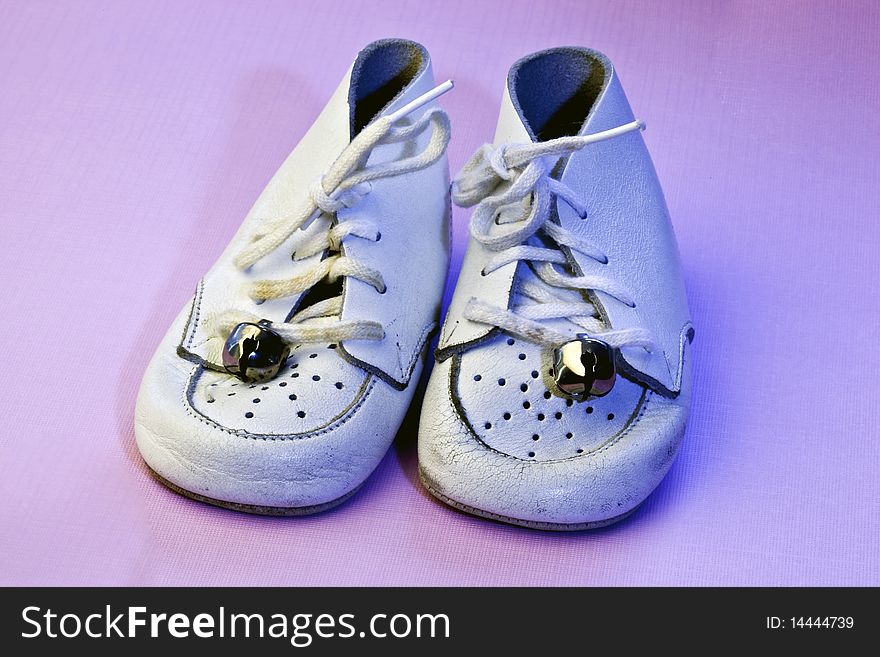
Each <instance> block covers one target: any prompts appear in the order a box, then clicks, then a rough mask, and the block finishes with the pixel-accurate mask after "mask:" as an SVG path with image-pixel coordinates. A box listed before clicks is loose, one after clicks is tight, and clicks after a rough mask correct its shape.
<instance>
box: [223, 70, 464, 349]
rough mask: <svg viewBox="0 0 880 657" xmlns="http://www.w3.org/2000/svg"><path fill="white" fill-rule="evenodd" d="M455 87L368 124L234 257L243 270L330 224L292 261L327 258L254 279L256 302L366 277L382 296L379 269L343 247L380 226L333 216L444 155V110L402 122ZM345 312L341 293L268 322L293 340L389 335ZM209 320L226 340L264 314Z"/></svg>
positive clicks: (235, 313) (447, 85)
mask: <svg viewBox="0 0 880 657" xmlns="http://www.w3.org/2000/svg"><path fill="white" fill-rule="evenodd" d="M451 88H452V82H451V81H447V82H444V83H443V84H441V85H438V86H437V87H435V88H434V89H432V90H431V91H428V92H427V93H425V94H423V95H421V96H419V97H418V98H416V99H415V100H413V101H412V102H410V103H408V104H406V105H405V106H403V107H401V108H400V109H399V110H397V111H395V112H393V113H392V114H390V115H388V116H384V117H380V118H378V119H376V120H375V121H373V122H372V123H370V124H369V125H368V126H366V127H365V128H364V129H363V130H362V131H361V132H360V133H359V134H358V135H357V136H356V137H355V138H354V139H352V140H351V143H349V145H348V146H346V147H345V149H343V151H342V153H341V154H340V155H339V157H338V158H337V159H336V160H335V161H334V163H333V164H332V165H331V166H330V167H329V169H328V170H327V172H326V173H324V175H322V176H320V177H319V179H318V180H316V181H314V182H313V183H312V184H311V186H310V187H309V193H308V197H307V199H306V200H305V202H304V203H303V205H302V206H301V207H300V208H299V210H298V211H296V212H295V213H293V214H292V215H288V216H282V217H278V218H276V219H274V220H270V221H267V222H266V223H265V224H264V225H262V226H260V229H259V231H258V232H257V233H256V234H254V235H252V236H251V239H250V241H249V242H248V243H247V244H246V245H245V246H244V247H243V248H242V249H241V251H240V252H239V253H238V254H237V255H236V256H235V258H234V263H235V265H236V267H238V268H239V269H240V270H242V271H244V270H246V269H248V268H250V267H251V266H253V265H254V264H256V263H257V262H259V261H260V260H261V259H262V258H264V257H266V256H267V255H269V254H270V253H272V252H273V251H275V250H276V249H277V248H279V247H280V246H281V245H282V244H284V242H286V241H287V240H288V239H289V238H290V236H291V235H293V233H294V232H295V231H296V230H299V229H306V228H308V227H309V226H310V225H312V223H313V222H316V221H321V222H323V223H325V224H326V225H325V226H324V228H323V229H321V230H318V231H317V232H316V233H315V234H314V235H313V236H312V237H311V238H310V239H309V240H308V241H307V243H306V244H304V245H303V246H301V247H299V248H298V249H297V252H296V254H294V260H303V259H305V258H309V257H311V256H314V255H317V254H319V253H324V252H325V251H326V252H327V253H328V254H329V255H328V256H327V257H325V258H323V259H322V260H321V261H320V262H317V263H316V264H315V265H314V266H312V267H310V268H309V269H307V270H306V271H303V272H301V273H300V274H298V275H296V276H293V277H291V278H284V279H264V280H257V281H253V282H252V283H251V284H250V285H249V288H248V296H249V297H250V298H251V299H253V300H254V301H256V302H257V303H262V302H263V301H267V300H270V299H280V298H284V297H289V296H293V295H296V294H301V293H304V292H308V291H309V290H310V289H311V288H312V287H314V286H315V285H317V284H318V283H320V282H322V281H327V282H329V283H334V282H336V281H338V280H339V279H340V278H341V277H346V276H347V277H351V278H356V279H358V280H361V281H363V282H365V283H367V284H369V285H371V286H372V287H373V288H375V289H376V291H377V292H379V293H380V294H384V292H385V289H386V286H385V281H384V279H383V277H382V274H381V272H380V271H378V270H377V269H374V268H372V267H369V266H367V265H366V264H364V263H362V262H360V261H358V260H357V259H355V258H352V257H350V256H346V255H343V254H342V253H341V252H340V251H341V245H342V244H343V243H344V242H345V240H346V239H348V238H352V237H353V238H360V239H366V240H370V241H373V242H376V241H378V240H379V238H380V237H381V234H380V232H379V226H378V225H377V224H376V223H375V222H373V221H370V220H369V219H365V218H351V219H347V220H346V221H344V222H341V223H340V222H337V221H336V216H335V215H336V213H337V212H339V211H340V210H341V209H343V208H348V207H353V206H354V205H355V204H356V203H357V202H358V201H359V200H360V199H361V198H363V197H364V196H365V195H366V194H368V193H369V192H370V190H371V189H372V182H374V181H377V180H381V179H383V178H390V177H393V176H399V175H403V174H407V173H412V172H415V171H419V170H422V169H425V168H427V167H429V166H431V165H432V164H434V163H435V162H437V160H439V159H440V158H441V157H442V156H443V154H444V153H445V152H446V147H447V146H448V144H449V139H450V136H451V129H450V124H449V117H448V116H447V115H446V113H445V112H444V111H443V110H442V109H440V108H439V107H434V108H431V109H429V110H427V111H425V112H424V113H423V114H422V115H421V116H420V117H419V118H418V119H416V120H415V121H412V122H409V121H406V120H405V119H406V117H407V116H408V115H409V114H411V113H412V112H413V111H415V110H416V109H418V108H420V107H422V106H424V105H426V104H427V103H429V102H431V101H432V100H434V99H435V98H437V97H438V96H440V95H442V94H444V93H446V92H447V91H448V90H449V89H451ZM429 128H430V130H431V135H430V138H429V140H428V143H427V145H426V146H425V147H424V149H422V150H421V151H420V152H418V153H416V154H414V155H410V156H407V157H404V158H402V159H399V160H396V161H393V162H387V163H382V164H377V165H374V166H369V167H368V166H366V163H367V160H368V159H369V157H370V154H371V153H372V151H373V149H374V148H375V147H377V146H379V145H384V144H392V143H401V142H407V141H411V140H414V139H416V138H417V137H418V136H419V135H421V134H422V133H423V132H425V131H426V130H428V129H429ZM341 313H342V295H338V296H335V297H332V298H329V299H324V300H322V301H318V302H317V303H314V304H312V305H309V306H307V307H305V308H303V309H302V310H300V311H299V312H297V313H295V314H294V315H293V316H292V317H290V318H289V319H287V320H286V321H285V322H265V320H263V321H264V325H266V326H269V327H271V329H272V330H273V331H274V332H275V333H277V334H278V335H280V336H281V338H282V339H283V340H284V341H285V342H287V343H289V344H297V343H304V342H311V343H314V342H341V341H343V340H382V339H383V338H384V337H385V330H384V327H383V326H382V324H381V323H379V322H376V321H371V320H364V319H351V320H345V321H343V320H342V319H340V315H341ZM209 321H210V323H211V332H212V333H213V334H214V336H215V337H220V338H222V339H223V340H225V339H226V336H227V335H228V334H229V332H230V331H231V330H232V329H233V328H234V327H235V326H236V325H238V324H239V323H242V322H250V323H257V322H259V321H261V318H260V317H258V316H257V315H255V314H253V313H250V312H247V311H243V310H240V309H230V310H227V311H223V312H220V313H218V314H217V315H215V316H214V317H212V318H211V320H209Z"/></svg>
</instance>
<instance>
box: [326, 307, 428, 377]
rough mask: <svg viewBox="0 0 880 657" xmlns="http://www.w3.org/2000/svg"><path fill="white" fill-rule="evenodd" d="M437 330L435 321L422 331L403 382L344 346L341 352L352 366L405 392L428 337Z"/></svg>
mask: <svg viewBox="0 0 880 657" xmlns="http://www.w3.org/2000/svg"><path fill="white" fill-rule="evenodd" d="M436 328H437V322H436V321H433V322H431V323H430V324H428V325H426V326H425V328H424V329H423V330H422V333H421V334H420V335H419V339H418V342H416V348H415V349H414V350H413V353H412V356H411V357H410V362H409V365H408V367H407V372H406V378H405V379H403V380H397V379H395V378H394V377H393V376H391V375H390V374H388V373H387V372H385V370H383V369H381V368H379V367H376V366H375V365H371V364H370V363H367V362H366V361H363V360H361V359H359V358H357V357H355V356H353V355H352V354H350V353H349V352H348V351H347V350H346V349H345V347H344V346H342V345H340V352H341V353H342V355H344V357H345V360H346V361H347V362H349V363H351V364H352V365H354V366H356V367H359V368H360V369H362V370H366V371H367V372H369V373H370V374H373V375H375V376H378V377H379V378H380V379H382V380H383V381H385V383H387V384H388V385H390V386H392V387H394V388H396V389H397V390H404V389H405V388H406V387H407V386H408V385H409V382H410V379H411V378H412V373H413V370H414V369H415V367H416V363H418V360H419V358H421V356H422V352H423V351H424V349H425V345H426V343H427V342H428V337H429V336H430V335H431V334H432V333H433V332H434V329H436Z"/></svg>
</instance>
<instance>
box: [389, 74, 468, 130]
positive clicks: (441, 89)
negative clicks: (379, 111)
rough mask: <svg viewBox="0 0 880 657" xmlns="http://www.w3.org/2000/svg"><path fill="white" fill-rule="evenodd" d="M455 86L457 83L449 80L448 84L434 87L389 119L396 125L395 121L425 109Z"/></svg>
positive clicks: (444, 83)
mask: <svg viewBox="0 0 880 657" xmlns="http://www.w3.org/2000/svg"><path fill="white" fill-rule="evenodd" d="M454 86H455V83H454V82H453V81H452V80H447V81H446V82H443V83H442V84H438V85H437V86H436V87H434V88H433V89H431V90H430V91H427V92H425V93H423V94H422V95H421V96H419V97H418V98H416V99H414V100H411V101H410V102H408V103H407V104H406V105H404V106H403V107H401V108H400V109H399V110H397V111H395V112H392V113H391V114H389V115H388V119H389V120H390V121H391V123H394V122H395V121H399V120H400V119H402V118H403V117H404V116H406V115H407V114H411V113H412V112H415V111H416V110H417V109H419V108H420V107H424V106H425V105H427V104H428V103H430V102H431V101H432V100H435V99H437V98H439V97H440V96H442V95H443V94H445V93H446V92H447V91H449V90H450V89H452V88H453V87H454Z"/></svg>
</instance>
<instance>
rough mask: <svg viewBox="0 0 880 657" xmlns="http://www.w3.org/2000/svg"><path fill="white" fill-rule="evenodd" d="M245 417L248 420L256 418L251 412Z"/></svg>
mask: <svg viewBox="0 0 880 657" xmlns="http://www.w3.org/2000/svg"><path fill="white" fill-rule="evenodd" d="M244 416H245V417H246V418H247V419H248V420H250V419H251V418H252V417H253V416H254V414H253V413H251V412H250V411H248V412H247V413H245V414H244Z"/></svg>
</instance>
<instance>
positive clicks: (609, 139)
mask: <svg viewBox="0 0 880 657" xmlns="http://www.w3.org/2000/svg"><path fill="white" fill-rule="evenodd" d="M643 127H644V126H643V124H642V123H641V122H640V121H636V120H635V119H634V117H633V114H632V111H631V110H630V107H629V103H628V102H627V99H626V96H625V95H624V93H623V89H622V87H621V85H620V81H619V79H618V77H617V75H616V73H615V71H614V68H613V67H612V65H611V62H610V61H609V60H608V59H607V58H606V57H605V56H604V55H602V54H600V53H597V52H595V51H592V50H587V49H583V48H558V49H553V50H547V51H543V52H539V53H536V54H534V55H531V56H529V57H526V58H524V59H522V60H520V61H519V62H517V63H516V64H515V65H514V66H513V68H512V69H511V70H510V74H509V76H508V79H507V88H506V90H505V94H504V99H503V101H502V107H501V116H500V119H499V122H498V128H497V133H496V137H495V145H494V146H484V147H483V148H481V149H480V150H479V151H478V152H477V153H476V155H475V156H474V157H473V158H472V159H471V160H470V162H468V164H467V165H466V166H465V167H464V169H463V171H462V172H461V174H460V175H459V177H458V179H457V180H456V181H455V183H453V197H454V199H455V201H456V202H457V203H458V204H459V205H463V206H475V209H474V211H473V215H472V217H471V235H472V239H471V241H470V244H469V246H468V250H467V253H466V255H465V259H464V264H463V267H462V271H461V274H460V277H459V280H458V285H457V287H456V290H455V295H454V298H453V300H452V304H451V307H450V310H449V314H448V316H447V318H446V320H445V323H444V326H443V330H442V332H441V336H440V345H439V347H438V350H437V365H436V366H435V368H434V371H433V373H432V376H431V379H430V382H429V384H428V389H427V393H426V398H425V401H424V404H423V407H422V417H421V426H420V431H419V462H420V469H421V476H422V481H423V482H424V484H425V486H426V487H427V488H428V490H429V491H430V492H431V493H433V494H434V495H435V496H436V497H438V498H440V499H441V500H443V501H444V502H447V503H449V504H451V505H452V506H454V507H457V508H459V509H462V510H465V511H468V512H470V513H474V514H477V515H481V516H484V517H488V518H493V519H496V520H502V521H506V522H510V523H514V524H518V525H525V526H528V527H535V528H541V529H559V530H576V529H588V528H592V527H598V526H602V525H606V524H609V523H612V522H614V521H616V520H619V519H621V518H623V517H625V516H626V515H627V514H629V513H630V512H632V511H633V510H634V509H635V508H636V507H637V506H638V505H639V504H640V503H641V502H642V501H643V500H644V499H645V498H646V497H647V495H648V494H649V493H650V492H651V491H652V490H653V489H654V488H655V487H656V486H657V484H658V483H659V482H660V480H661V479H662V478H663V476H664V474H665V473H666V471H667V470H668V469H669V467H670V465H671V463H672V461H673V458H674V457H675V454H676V451H677V449H678V446H679V442H680V440H681V438H682V434H683V433H684V429H685V421H686V419H687V414H688V406H689V399H690V353H689V343H690V341H691V339H692V336H693V328H692V326H691V322H690V320H689V314H688V308H687V300H686V298H685V291H684V286H683V283H682V275H681V270H680V265H679V258H678V253H677V247H676V244H675V237H674V235H673V232H672V226H671V224H670V221H669V217H668V214H667V210H666V206H665V202H664V200H663V194H662V192H661V189H660V185H659V183H658V181H657V177H656V174H655V173H654V168H653V165H652V164H651V160H650V157H649V155H648V152H647V150H646V148H645V144H644V141H643V140H642V136H641V134H640V128H643Z"/></svg>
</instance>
